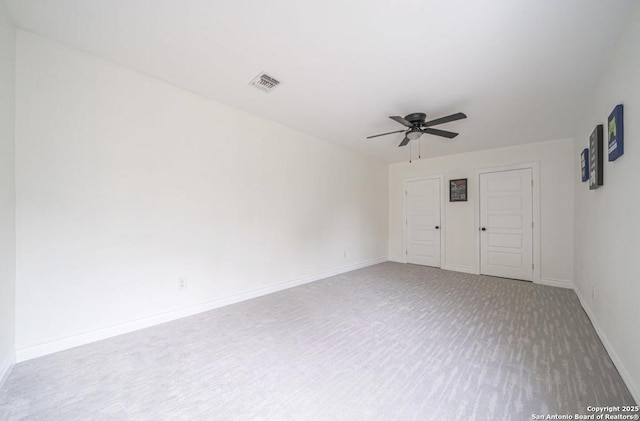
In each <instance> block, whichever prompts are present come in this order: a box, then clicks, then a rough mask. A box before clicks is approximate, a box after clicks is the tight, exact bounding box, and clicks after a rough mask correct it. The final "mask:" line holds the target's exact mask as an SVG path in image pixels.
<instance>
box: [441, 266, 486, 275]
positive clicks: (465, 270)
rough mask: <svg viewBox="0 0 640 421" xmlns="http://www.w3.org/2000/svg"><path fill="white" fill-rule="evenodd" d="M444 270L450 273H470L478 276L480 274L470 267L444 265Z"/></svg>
mask: <svg viewBox="0 0 640 421" xmlns="http://www.w3.org/2000/svg"><path fill="white" fill-rule="evenodd" d="M442 269H444V270H450V271H453V272H462V273H470V274H472V275H477V274H478V272H477V271H476V269H475V268H471V267H468V266H458V265H443V266H442Z"/></svg>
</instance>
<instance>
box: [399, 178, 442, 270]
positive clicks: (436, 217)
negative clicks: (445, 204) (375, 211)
mask: <svg viewBox="0 0 640 421" xmlns="http://www.w3.org/2000/svg"><path fill="white" fill-rule="evenodd" d="M406 195H407V201H406V224H407V232H406V235H407V238H406V242H407V244H406V253H407V262H408V263H415V264H418V265H425V266H435V267H440V229H439V227H440V180H439V179H433V180H420V181H411V182H408V183H407V190H406Z"/></svg>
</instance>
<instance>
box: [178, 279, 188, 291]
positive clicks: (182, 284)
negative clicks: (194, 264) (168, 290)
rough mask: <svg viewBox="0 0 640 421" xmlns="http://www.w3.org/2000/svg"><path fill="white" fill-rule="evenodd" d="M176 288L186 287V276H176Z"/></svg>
mask: <svg viewBox="0 0 640 421" xmlns="http://www.w3.org/2000/svg"><path fill="white" fill-rule="evenodd" d="M178 289H187V278H178Z"/></svg>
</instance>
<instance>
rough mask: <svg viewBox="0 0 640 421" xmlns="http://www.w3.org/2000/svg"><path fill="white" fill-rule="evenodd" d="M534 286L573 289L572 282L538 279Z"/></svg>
mask: <svg viewBox="0 0 640 421" xmlns="http://www.w3.org/2000/svg"><path fill="white" fill-rule="evenodd" d="M536 284H541V285H548V286H552V287H560V288H568V289H575V287H574V285H573V282H572V281H567V280H565V279H555V278H540V280H539V281H538V282H536Z"/></svg>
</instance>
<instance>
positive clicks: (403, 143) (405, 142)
mask: <svg viewBox="0 0 640 421" xmlns="http://www.w3.org/2000/svg"><path fill="white" fill-rule="evenodd" d="M410 140H411V139H409V138H408V137H407V136H405V137H404V139H402V142H400V144H399V145H398V147H400V146H405V145H406V144H407V143H409V141H410Z"/></svg>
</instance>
